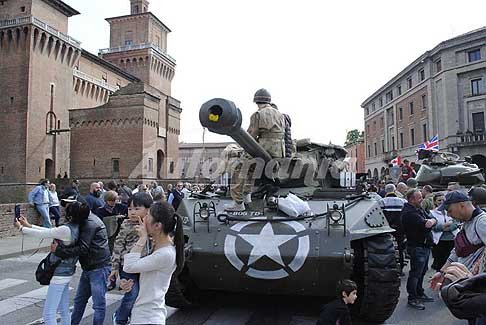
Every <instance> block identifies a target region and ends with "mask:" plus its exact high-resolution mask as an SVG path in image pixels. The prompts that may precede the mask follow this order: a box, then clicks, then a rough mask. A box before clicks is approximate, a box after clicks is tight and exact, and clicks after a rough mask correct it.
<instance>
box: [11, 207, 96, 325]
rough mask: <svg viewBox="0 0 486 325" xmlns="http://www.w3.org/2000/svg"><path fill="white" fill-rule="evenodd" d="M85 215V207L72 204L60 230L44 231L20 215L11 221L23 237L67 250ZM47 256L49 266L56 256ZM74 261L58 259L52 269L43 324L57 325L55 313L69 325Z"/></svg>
mask: <svg viewBox="0 0 486 325" xmlns="http://www.w3.org/2000/svg"><path fill="white" fill-rule="evenodd" d="M89 213H90V212H89V207H88V205H86V204H83V203H80V202H77V201H76V202H73V203H70V204H69V205H68V206H67V207H66V220H67V223H66V224H64V225H62V226H60V227H56V228H44V227H38V226H35V225H31V224H30V223H29V222H28V221H27V220H26V219H25V218H24V217H23V216H22V217H20V218H19V220H18V221H16V222H15V226H16V227H17V228H18V229H19V230H20V231H21V232H22V233H23V234H24V235H27V236H33V237H37V238H51V239H54V240H56V241H57V242H58V244H59V245H61V246H64V247H70V246H71V245H74V244H75V242H76V240H77V239H78V238H79V225H80V224H82V223H83V222H84V221H85V220H86V219H87V218H88V216H89ZM50 256H51V259H52V260H51V262H53V263H54V262H56V261H57V260H59V257H57V256H55V255H54V254H51V255H50ZM77 262H78V257H71V258H67V259H63V260H61V263H60V264H59V265H58V266H57V267H56V270H55V271H54V276H53V277H52V279H51V282H50V283H49V288H48V289H47V298H46V302H45V304H44V311H43V313H42V316H43V318H44V324H46V325H57V319H56V313H57V311H58V310H59V312H60V314H61V324H62V325H70V324H71V315H70V314H69V282H70V281H71V278H72V277H73V274H74V273H75V272H76V263H77Z"/></svg>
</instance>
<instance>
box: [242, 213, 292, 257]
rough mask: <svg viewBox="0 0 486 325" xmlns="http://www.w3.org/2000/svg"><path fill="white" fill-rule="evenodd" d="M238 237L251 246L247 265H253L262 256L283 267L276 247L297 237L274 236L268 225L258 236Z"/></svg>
mask: <svg viewBox="0 0 486 325" xmlns="http://www.w3.org/2000/svg"><path fill="white" fill-rule="evenodd" d="M238 235H239V236H240V237H241V238H243V239H244V240H245V241H247V242H248V243H250V244H251V245H252V246H253V249H252V250H251V253H250V259H249V260H248V265H251V264H253V263H255V262H256V261H258V260H259V259H260V258H261V257H263V256H268V257H269V258H270V259H272V260H273V261H275V262H277V263H278V264H280V265H281V266H285V265H284V262H283V260H282V256H281V255H280V250H279V249H278V247H279V246H281V245H282V244H284V243H286V242H288V241H289V240H291V239H292V238H294V237H297V235H275V234H274V233H273V229H272V225H271V224H270V223H267V224H266V225H265V226H264V227H263V228H262V231H261V232H260V234H259V235H241V234H238Z"/></svg>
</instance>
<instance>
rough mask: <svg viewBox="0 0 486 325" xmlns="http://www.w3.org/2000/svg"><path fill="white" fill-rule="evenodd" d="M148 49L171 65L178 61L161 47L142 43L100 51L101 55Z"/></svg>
mask: <svg viewBox="0 0 486 325" xmlns="http://www.w3.org/2000/svg"><path fill="white" fill-rule="evenodd" d="M148 48H151V49H152V50H154V51H155V52H156V53H157V54H160V55H161V56H162V57H164V58H165V59H167V60H169V61H170V62H171V63H173V64H175V63H176V60H175V59H174V58H173V57H171V56H170V55H169V54H167V53H166V52H165V51H163V50H162V49H161V48H160V47H158V46H157V45H155V44H152V43H142V44H137V45H125V46H119V47H111V48H106V49H101V50H100V51H99V54H108V53H117V52H125V51H132V50H143V49H148Z"/></svg>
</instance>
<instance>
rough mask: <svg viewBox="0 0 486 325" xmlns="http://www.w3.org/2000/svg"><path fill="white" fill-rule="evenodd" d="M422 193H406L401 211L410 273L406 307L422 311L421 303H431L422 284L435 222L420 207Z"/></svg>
mask: <svg viewBox="0 0 486 325" xmlns="http://www.w3.org/2000/svg"><path fill="white" fill-rule="evenodd" d="M422 200H423V198H422V193H421V192H420V191H419V190H418V189H411V190H410V191H408V192H407V202H406V203H405V204H404V206H403V210H402V225H403V230H404V231H405V236H406V237H407V251H408V254H409V255H410V273H409V275H408V281H407V292H408V306H409V307H412V308H414V309H418V310H424V309H425V306H424V304H423V302H430V301H433V299H432V298H430V297H428V296H427V295H426V294H425V293H424V288H423V286H422V283H423V281H424V276H425V272H427V268H428V265H429V264H428V263H429V255H430V248H431V247H432V243H433V241H432V234H431V228H432V227H433V226H434V225H435V224H436V223H437V220H435V219H433V218H430V217H429V216H428V215H427V214H426V213H425V211H424V210H423V209H422V207H421V203H422Z"/></svg>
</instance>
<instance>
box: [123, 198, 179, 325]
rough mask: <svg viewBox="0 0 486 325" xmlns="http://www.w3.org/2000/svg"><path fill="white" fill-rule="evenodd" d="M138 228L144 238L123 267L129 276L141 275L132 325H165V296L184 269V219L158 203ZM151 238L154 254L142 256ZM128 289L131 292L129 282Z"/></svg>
mask: <svg viewBox="0 0 486 325" xmlns="http://www.w3.org/2000/svg"><path fill="white" fill-rule="evenodd" d="M136 229H137V231H138V233H139V236H140V238H139V240H138V241H137V243H135V245H134V246H133V248H132V250H131V251H130V253H128V254H126V255H125V257H124V266H123V268H124V271H125V272H127V273H140V280H139V287H140V289H139V290H140V291H139V294H138V297H137V300H136V301H135V306H134V307H133V310H132V315H131V319H130V324H157V325H165V320H166V317H167V309H166V307H165V294H166V293H167V290H168V289H169V284H170V280H171V277H172V273H174V271H175V272H180V271H181V270H182V268H183V266H184V233H183V229H182V218H181V217H180V216H179V215H177V214H176V213H175V211H174V208H173V207H172V205H171V204H169V203H167V202H161V203H156V204H154V205H152V207H151V208H150V211H149V213H148V214H147V216H146V217H145V218H144V219H143V220H141V222H140V225H138V226H136ZM172 234H173V236H172ZM149 236H150V237H151V238H152V247H153V251H152V253H151V254H150V255H147V256H144V257H141V253H142V250H143V248H144V247H145V245H146V243H147V241H148V240H149ZM130 281H131V280H130ZM126 289H127V290H130V283H129V282H128V286H127V287H126Z"/></svg>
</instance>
